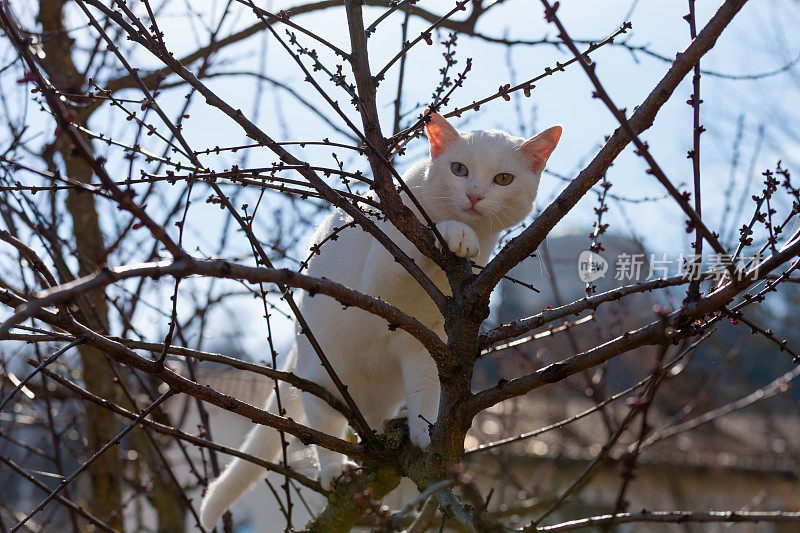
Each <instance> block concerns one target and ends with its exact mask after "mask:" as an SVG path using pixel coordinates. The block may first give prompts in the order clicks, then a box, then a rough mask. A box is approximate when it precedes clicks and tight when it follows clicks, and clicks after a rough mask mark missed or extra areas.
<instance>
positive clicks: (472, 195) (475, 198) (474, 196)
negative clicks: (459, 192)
mask: <svg viewBox="0 0 800 533" xmlns="http://www.w3.org/2000/svg"><path fill="white" fill-rule="evenodd" d="M467 198H469V201H470V203H471V204H472V205H475V204H477V203H478V202H480V201H481V200H483V199H484V196H483V195H482V194H478V193H476V192H468V193H467Z"/></svg>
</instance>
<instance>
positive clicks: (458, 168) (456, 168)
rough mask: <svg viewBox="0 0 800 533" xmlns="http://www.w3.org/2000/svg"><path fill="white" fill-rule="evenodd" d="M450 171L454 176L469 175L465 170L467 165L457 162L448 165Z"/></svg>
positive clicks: (467, 170)
mask: <svg viewBox="0 0 800 533" xmlns="http://www.w3.org/2000/svg"><path fill="white" fill-rule="evenodd" d="M450 170H451V171H452V172H453V174H455V175H456V176H466V175H467V174H469V169H468V168H467V165H465V164H464V163H459V162H458V161H455V162H454V163H450Z"/></svg>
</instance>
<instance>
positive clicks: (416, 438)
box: [408, 418, 431, 452]
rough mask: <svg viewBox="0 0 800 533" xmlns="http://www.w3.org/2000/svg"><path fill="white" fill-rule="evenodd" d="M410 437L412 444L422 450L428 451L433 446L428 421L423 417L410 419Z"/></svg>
mask: <svg viewBox="0 0 800 533" xmlns="http://www.w3.org/2000/svg"><path fill="white" fill-rule="evenodd" d="M408 433H409V435H408V438H409V440H410V441H411V444H413V445H414V446H416V447H417V448H419V449H420V450H422V451H423V452H426V451H428V448H430V447H431V434H430V432H429V431H428V423H427V422H425V421H424V420H422V419H419V418H418V419H417V420H409V421H408Z"/></svg>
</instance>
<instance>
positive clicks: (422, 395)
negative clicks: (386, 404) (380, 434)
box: [400, 351, 439, 450]
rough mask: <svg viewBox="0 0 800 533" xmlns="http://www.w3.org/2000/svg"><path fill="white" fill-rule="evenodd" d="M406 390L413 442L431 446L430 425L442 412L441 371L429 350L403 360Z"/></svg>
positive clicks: (420, 445)
mask: <svg viewBox="0 0 800 533" xmlns="http://www.w3.org/2000/svg"><path fill="white" fill-rule="evenodd" d="M400 368H401V370H402V373H403V389H404V390H405V394H406V407H407V409H408V430H409V438H410V440H411V443H412V444H414V445H415V446H418V447H419V448H421V449H422V450H427V449H428V448H429V447H430V445H431V436H430V432H429V431H428V429H429V427H430V426H429V424H434V423H436V417H437V416H438V414H439V373H438V372H437V370H436V364H435V363H434V362H433V359H431V356H430V355H429V354H428V353H427V352H424V351H422V352H419V351H415V352H410V353H405V354H404V355H403V358H402V360H401V361H400Z"/></svg>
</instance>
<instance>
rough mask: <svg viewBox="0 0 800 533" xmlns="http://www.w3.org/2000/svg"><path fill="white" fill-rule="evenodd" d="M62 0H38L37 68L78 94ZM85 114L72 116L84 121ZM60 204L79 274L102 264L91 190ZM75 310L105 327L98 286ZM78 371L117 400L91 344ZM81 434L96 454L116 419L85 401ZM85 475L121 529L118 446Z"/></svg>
mask: <svg viewBox="0 0 800 533" xmlns="http://www.w3.org/2000/svg"><path fill="white" fill-rule="evenodd" d="M63 7H64V0H41V1H40V3H39V17H38V20H39V22H40V23H41V25H42V30H43V32H44V33H45V34H46V35H48V36H49V38H47V39H44V40H43V42H42V45H43V48H44V52H45V58H44V60H43V66H44V68H45V70H46V71H47V74H48V76H49V78H50V81H51V82H52V83H53V84H54V85H55V86H56V87H57V88H58V89H59V90H61V91H63V92H67V93H72V92H79V91H80V90H81V87H82V85H83V79H82V76H81V74H80V73H79V72H78V70H77V69H76V68H75V64H74V63H73V61H72V55H71V54H72V39H71V38H70V37H69V35H68V34H67V33H66V32H65V31H64V30H65V28H64V25H63V11H62V10H63ZM90 113H91V110H87V111H85V115H86V116H81V117H78V120H79V122H81V123H85V122H86V120H87V119H88V115H89V114H90ZM56 147H57V149H58V152H59V153H60V155H61V157H62V159H63V160H64V165H65V168H66V171H67V175H68V176H69V177H70V178H73V179H75V180H78V181H81V182H83V183H88V182H90V181H91V178H92V175H93V173H92V169H91V167H90V166H89V165H88V164H87V162H86V161H84V160H83V159H80V158H79V157H73V154H72V148H71V146H70V144H69V142H68V141H67V140H66V139H63V138H62V139H58V140H57V144H56ZM66 207H67V210H68V211H69V213H70V216H71V217H72V226H73V228H72V232H73V237H74V244H75V249H76V251H77V254H78V261H79V270H78V272H79V274H80V275H83V274H88V273H89V272H91V271H92V270H94V269H95V268H96V267H97V266H98V265H100V264H103V263H105V245H104V243H103V234H102V232H101V231H100V223H99V220H98V216H97V209H96V206H95V202H94V196H93V195H92V194H89V193H86V192H83V191H78V190H74V189H70V190H69V192H68V193H67V200H66ZM79 307H80V308H81V312H82V313H83V314H84V315H86V316H85V318H86V319H87V321H88V323H89V324H92V326H93V327H94V328H97V329H99V330H103V331H106V330H107V329H108V305H107V303H106V300H105V293H104V292H103V291H102V290H97V291H93V292H90V293H88V294H87V295H86V297H85V298H82V300H81V302H80V303H79ZM78 351H79V354H80V359H81V366H82V370H83V382H84V384H85V386H86V388H87V389H88V390H89V391H91V392H92V393H94V394H96V395H98V396H100V397H102V398H107V399H109V400H111V401H113V402H115V403H118V392H117V390H116V385H115V383H114V379H113V375H112V372H111V368H110V366H109V365H108V362H107V361H106V356H105V355H104V354H103V353H102V352H101V351H99V350H97V349H96V348H93V347H91V346H85V345H83V346H80V347H79V348H78ZM85 409H86V418H85V425H86V438H87V440H88V447H87V452H88V453H89V454H91V453H94V452H96V451H97V450H98V449H100V448H101V447H102V446H103V445H104V444H105V443H107V442H108V441H110V440H112V439H113V438H114V436H115V435H116V434H117V429H118V426H117V421H116V419H115V417H114V415H113V414H112V413H111V412H110V411H108V410H106V409H104V408H102V407H100V406H97V405H95V404H91V403H87V404H86V406H85ZM89 477H90V479H91V491H92V492H91V495H90V496H89V497H88V499H87V502H86V504H87V506H88V508H89V510H90V511H91V512H92V513H93V514H94V515H96V516H98V517H100V518H102V519H104V520H106V521H107V522H108V524H109V525H111V526H112V527H114V528H117V529H120V530H122V516H121V514H120V513H121V509H120V507H121V504H122V462H121V459H120V456H119V447H116V446H115V447H113V448H111V449H110V450H107V451H106V452H105V453H104V454H103V455H102V456H101V457H99V458H98V459H97V460H96V461H95V462H94V463H93V464H92V465H91V466H90V467H89Z"/></svg>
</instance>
